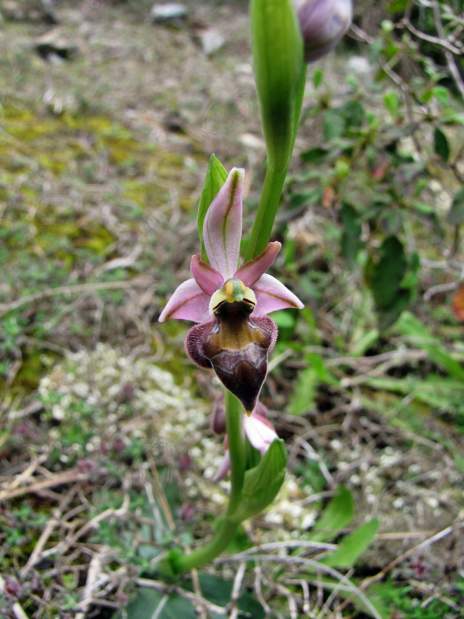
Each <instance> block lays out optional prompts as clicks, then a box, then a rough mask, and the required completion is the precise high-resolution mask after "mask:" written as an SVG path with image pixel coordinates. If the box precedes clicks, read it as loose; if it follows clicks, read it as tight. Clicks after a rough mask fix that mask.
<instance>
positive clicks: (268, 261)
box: [235, 241, 282, 286]
mask: <svg viewBox="0 0 464 619" xmlns="http://www.w3.org/2000/svg"><path fill="white" fill-rule="evenodd" d="M281 247H282V245H281V244H280V243H279V241H272V242H271V243H268V245H267V247H266V249H265V250H264V251H263V253H262V254H260V255H259V256H258V257H257V258H255V259H254V260H252V261H251V262H247V263H246V264H244V265H243V266H242V267H241V268H240V269H239V270H238V271H237V273H236V274H235V277H237V279H241V280H242V282H243V283H244V284H245V285H246V286H253V284H254V283H256V282H257V281H258V279H259V278H260V277H261V275H262V274H263V273H265V272H266V271H267V270H268V268H269V267H270V266H272V265H273V264H274V262H275V259H276V258H277V256H278V254H279V251H280V248H281Z"/></svg>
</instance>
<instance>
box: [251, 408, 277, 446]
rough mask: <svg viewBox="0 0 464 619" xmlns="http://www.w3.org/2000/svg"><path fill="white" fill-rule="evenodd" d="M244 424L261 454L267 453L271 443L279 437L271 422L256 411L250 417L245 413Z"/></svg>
mask: <svg viewBox="0 0 464 619" xmlns="http://www.w3.org/2000/svg"><path fill="white" fill-rule="evenodd" d="M243 424H244V426H245V434H246V435H247V438H248V440H249V441H250V443H251V444H252V445H253V447H254V448H255V449H257V450H258V451H260V452H261V454H264V453H266V451H267V450H268V448H269V447H270V445H271V443H272V442H273V441H275V439H276V438H279V437H278V436H277V434H276V432H275V430H274V428H273V427H272V425H271V424H270V422H269V421H268V420H267V419H265V418H264V417H261V416H260V415H257V414H256V413H253V414H252V415H250V416H249V417H248V416H246V415H245V417H244V421H243Z"/></svg>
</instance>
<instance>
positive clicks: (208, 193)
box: [197, 155, 227, 262]
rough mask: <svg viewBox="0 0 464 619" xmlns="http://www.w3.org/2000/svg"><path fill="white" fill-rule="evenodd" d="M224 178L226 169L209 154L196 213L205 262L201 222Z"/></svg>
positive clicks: (202, 255) (206, 258) (214, 156)
mask: <svg viewBox="0 0 464 619" xmlns="http://www.w3.org/2000/svg"><path fill="white" fill-rule="evenodd" d="M226 179H227V170H226V169H225V167H224V166H223V165H222V163H221V162H220V161H219V159H218V158H217V157H216V155H211V157H210V158H209V162H208V169H207V170H206V176H205V182H204V183H203V189H202V192H201V196H200V201H199V203H198V214H197V225H198V236H199V238H200V243H201V259H202V260H203V261H205V262H207V260H208V257H207V255H206V252H205V245H204V243H203V223H204V221H205V217H206V213H207V211H208V209H209V207H210V205H211V202H212V201H213V200H214V198H215V197H216V196H217V194H218V193H219V190H220V189H221V187H222V186H223V185H224V183H225V182H226Z"/></svg>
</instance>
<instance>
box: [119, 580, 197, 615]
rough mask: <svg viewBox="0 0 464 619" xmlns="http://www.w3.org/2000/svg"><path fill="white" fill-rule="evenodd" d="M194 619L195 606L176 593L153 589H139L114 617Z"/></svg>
mask: <svg viewBox="0 0 464 619" xmlns="http://www.w3.org/2000/svg"><path fill="white" fill-rule="evenodd" d="M153 617H156V618H157V619H179V617H182V619H196V617H197V613H196V611H195V607H194V606H193V604H192V603H191V602H189V600H187V599H185V598H183V597H181V596H180V595H177V594H167V593H162V592H160V591H156V590H155V589H147V588H144V589H140V591H139V592H138V593H137V595H136V596H135V598H134V599H133V600H132V601H131V602H130V603H129V605H128V606H127V608H126V609H125V610H124V611H119V612H118V614H117V615H116V618H115V619H153Z"/></svg>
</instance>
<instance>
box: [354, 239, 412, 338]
mask: <svg viewBox="0 0 464 619" xmlns="http://www.w3.org/2000/svg"><path fill="white" fill-rule="evenodd" d="M408 266H410V265H408V260H407V258H406V254H405V251H404V248H403V244H402V243H401V241H400V240H399V239H398V238H397V237H395V236H389V237H387V238H386V239H385V240H384V242H383V243H382V245H381V247H380V250H379V252H378V256H377V257H376V258H371V259H370V261H369V262H368V263H367V265H366V272H365V275H366V280H367V283H368V285H369V287H370V289H371V290H372V294H373V297H374V302H375V307H376V310H377V314H378V319H379V326H380V328H381V329H386V328H387V327H390V326H391V325H392V324H394V323H395V322H396V320H397V319H398V318H399V316H401V313H402V312H403V310H404V309H406V307H408V305H409V304H410V302H411V300H412V298H413V296H414V284H415V280H414V279H410V280H409V282H406V281H405V278H406V274H407V271H408ZM410 268H411V267H410ZM412 268H414V264H413V263H412ZM411 270H412V269H411ZM408 284H409V285H408Z"/></svg>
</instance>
